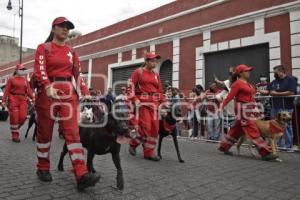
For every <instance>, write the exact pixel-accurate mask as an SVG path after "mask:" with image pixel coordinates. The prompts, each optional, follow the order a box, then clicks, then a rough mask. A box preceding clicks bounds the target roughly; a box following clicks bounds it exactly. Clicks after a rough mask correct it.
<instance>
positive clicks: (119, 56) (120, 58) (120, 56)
mask: <svg viewBox="0 0 300 200" xmlns="http://www.w3.org/2000/svg"><path fill="white" fill-rule="evenodd" d="M122 55H123V54H122V52H119V53H118V63H121V62H122Z"/></svg>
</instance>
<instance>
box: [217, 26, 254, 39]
mask: <svg viewBox="0 0 300 200" xmlns="http://www.w3.org/2000/svg"><path fill="white" fill-rule="evenodd" d="M253 35H254V23H253V22H252V23H248V24H243V25H239V26H234V27H230V28H226V29H222V30H217V31H212V32H211V43H212V44H214V43H218V42H223V41H228V40H234V39H238V38H243V37H249V36H253Z"/></svg>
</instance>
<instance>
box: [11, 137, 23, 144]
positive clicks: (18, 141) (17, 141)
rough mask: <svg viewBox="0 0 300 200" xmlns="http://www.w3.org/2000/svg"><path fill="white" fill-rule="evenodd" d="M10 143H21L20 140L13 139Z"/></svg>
mask: <svg viewBox="0 0 300 200" xmlns="http://www.w3.org/2000/svg"><path fill="white" fill-rule="evenodd" d="M12 141H13V142H15V143H20V142H21V140H20V138H14V139H12Z"/></svg>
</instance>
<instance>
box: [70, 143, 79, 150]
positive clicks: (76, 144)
mask: <svg viewBox="0 0 300 200" xmlns="http://www.w3.org/2000/svg"><path fill="white" fill-rule="evenodd" d="M67 148H68V150H69V151H72V150H74V149H82V144H81V143H72V144H69V145H67Z"/></svg>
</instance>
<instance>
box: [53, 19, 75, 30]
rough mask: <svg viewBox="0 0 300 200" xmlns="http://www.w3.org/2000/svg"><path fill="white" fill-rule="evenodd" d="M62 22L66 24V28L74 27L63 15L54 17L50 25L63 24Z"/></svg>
mask: <svg viewBox="0 0 300 200" xmlns="http://www.w3.org/2000/svg"><path fill="white" fill-rule="evenodd" d="M63 23H66V24H67V26H68V29H74V28H75V26H74V24H73V23H72V22H71V21H70V20H68V19H67V18H65V17H57V18H55V19H54V20H53V22H52V26H55V25H59V24H63Z"/></svg>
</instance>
